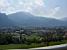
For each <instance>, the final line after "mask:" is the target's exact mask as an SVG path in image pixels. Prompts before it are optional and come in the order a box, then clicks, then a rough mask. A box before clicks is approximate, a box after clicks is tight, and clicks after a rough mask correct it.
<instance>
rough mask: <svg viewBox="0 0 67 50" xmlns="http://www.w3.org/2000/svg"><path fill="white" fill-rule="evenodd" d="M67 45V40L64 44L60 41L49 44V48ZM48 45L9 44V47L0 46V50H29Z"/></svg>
mask: <svg viewBox="0 0 67 50" xmlns="http://www.w3.org/2000/svg"><path fill="white" fill-rule="evenodd" d="M65 43H67V40H64V41H62V42H60V41H58V42H49V46H52V45H59V44H65ZM45 46H46V44H43V43H41V44H36V43H32V44H30V45H26V44H9V45H0V50H2V49H28V48H37V47H45Z"/></svg>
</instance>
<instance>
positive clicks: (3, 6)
mask: <svg viewBox="0 0 67 50" xmlns="http://www.w3.org/2000/svg"><path fill="white" fill-rule="evenodd" d="M60 9H61V7H60V6H59V7H54V8H50V9H48V8H47V6H46V5H45V2H44V0H0V11H1V12H5V13H6V14H11V13H14V12H18V11H25V12H29V13H31V14H33V15H37V16H43V17H49V18H56V19H61V17H56V16H55V15H56V14H57V13H58V12H59V11H60Z"/></svg>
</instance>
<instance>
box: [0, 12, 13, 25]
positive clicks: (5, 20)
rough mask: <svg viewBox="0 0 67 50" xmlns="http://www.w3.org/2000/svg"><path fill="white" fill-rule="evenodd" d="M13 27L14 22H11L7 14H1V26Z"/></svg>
mask: <svg viewBox="0 0 67 50" xmlns="http://www.w3.org/2000/svg"><path fill="white" fill-rule="evenodd" d="M12 25H14V23H13V21H11V20H10V19H9V18H8V16H7V15H6V14H4V13H0V26H12Z"/></svg>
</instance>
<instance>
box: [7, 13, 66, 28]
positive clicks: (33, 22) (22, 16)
mask: <svg viewBox="0 0 67 50" xmlns="http://www.w3.org/2000/svg"><path fill="white" fill-rule="evenodd" d="M8 16H9V19H11V20H13V21H15V22H16V23H17V24H19V25H22V26H47V27H48V26H66V25H67V24H66V21H60V20H56V19H52V18H46V17H38V16H34V15H32V14H30V13H26V12H18V13H14V14H11V15H8Z"/></svg>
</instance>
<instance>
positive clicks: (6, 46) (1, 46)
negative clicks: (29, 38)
mask: <svg viewBox="0 0 67 50" xmlns="http://www.w3.org/2000/svg"><path fill="white" fill-rule="evenodd" d="M43 46H44V44H31V45H26V44H11V45H0V49H28V48H36V47H43Z"/></svg>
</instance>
